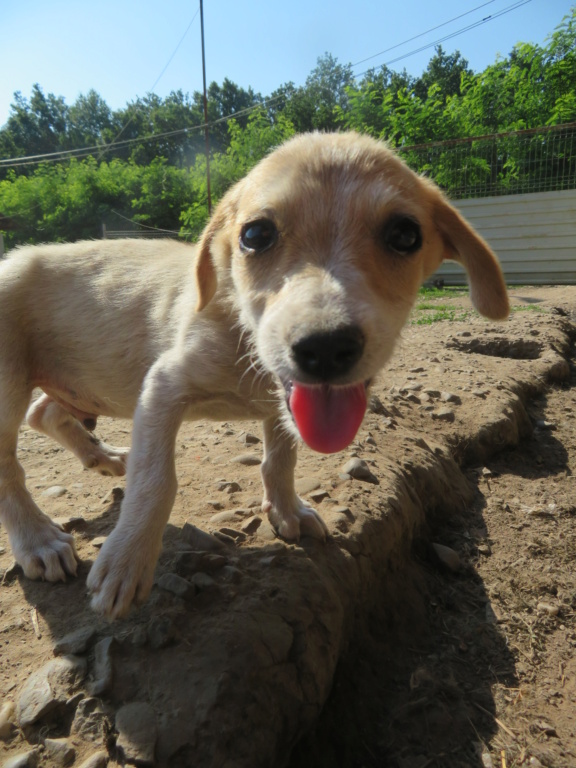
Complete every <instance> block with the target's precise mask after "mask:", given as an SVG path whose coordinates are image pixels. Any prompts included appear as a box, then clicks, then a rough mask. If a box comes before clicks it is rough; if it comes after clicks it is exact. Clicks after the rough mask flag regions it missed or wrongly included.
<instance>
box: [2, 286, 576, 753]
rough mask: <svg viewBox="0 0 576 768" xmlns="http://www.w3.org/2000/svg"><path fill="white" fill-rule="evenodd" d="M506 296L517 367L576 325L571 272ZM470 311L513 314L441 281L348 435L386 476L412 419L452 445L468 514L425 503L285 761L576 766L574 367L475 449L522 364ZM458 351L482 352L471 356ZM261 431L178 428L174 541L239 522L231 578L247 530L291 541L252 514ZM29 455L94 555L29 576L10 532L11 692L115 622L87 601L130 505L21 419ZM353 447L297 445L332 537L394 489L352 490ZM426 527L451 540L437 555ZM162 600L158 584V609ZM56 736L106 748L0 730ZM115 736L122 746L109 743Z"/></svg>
mask: <svg viewBox="0 0 576 768" xmlns="http://www.w3.org/2000/svg"><path fill="white" fill-rule="evenodd" d="M511 295H512V303H513V306H514V307H515V308H516V312H515V313H513V317H512V321H511V323H512V326H513V327H514V328H516V338H517V339H520V340H522V343H523V344H524V346H523V347H522V348H523V349H524V350H525V351H526V354H525V355H520V359H519V360H518V361H517V363H515V364H513V365H517V367H518V369H522V370H524V368H523V366H527V365H529V364H530V355H531V350H532V347H531V346H530V345H531V344H534V345H536V344H537V343H539V339H540V338H542V337H543V336H544V335H546V334H547V333H551V334H552V337H554V333H553V332H554V329H555V327H556V326H555V324H556V323H557V322H558V320H559V318H560V319H561V322H562V323H564V326H563V327H564V329H566V328H568V325H567V324H566V321H570V320H571V319H572V320H573V321H574V323H575V324H576V288H571V287H564V288H549V287H539V288H528V287H526V288H513V289H512V290H511ZM439 307H441V308H442V309H439ZM442 313H444V315H445V319H442V318H441V317H440V315H441V314H442ZM565 316H566V321H565V320H564V317H565ZM480 323H483V325H482V326H480V325H479V324H480ZM514 323H515V324H516V325H514ZM469 328H472V337H471V338H472V339H476V338H479V337H480V336H481V334H482V333H488V334H489V333H493V334H495V335H499V334H500V335H501V334H502V332H503V331H502V327H500V326H494V325H492V326H489V325H487V324H486V323H485V321H480V320H477V319H475V318H472V317H471V316H470V313H469V310H468V303H467V299H466V298H465V297H461V296H460V295H456V296H455V298H450V299H446V298H438V299H435V298H431V299H429V301H428V303H427V304H426V306H425V308H423V309H420V310H418V311H417V312H416V313H415V314H414V317H413V324H412V325H410V326H409V328H408V329H407V330H406V333H405V336H404V341H403V343H402V345H401V347H400V349H399V350H398V353H397V355H396V357H395V358H394V360H393V361H392V363H391V365H390V367H389V370H388V371H387V372H386V373H385V375H384V376H383V379H382V382H381V384H380V385H379V386H378V387H377V389H376V394H377V395H378V397H379V398H380V401H381V403H382V404H383V412H380V413H379V414H378V413H371V414H369V415H368V416H367V419H366V421H365V424H364V426H363V427H362V430H361V433H360V434H359V437H358V440H357V443H356V444H355V445H354V446H353V450H352V451H351V453H352V454H353V455H355V456H360V457H362V458H363V459H365V460H366V461H367V462H368V463H369V464H370V466H371V468H372V469H373V471H374V473H375V474H378V473H381V474H382V476H384V475H385V474H386V473H387V472H388V471H389V470H390V468H392V469H393V468H394V464H400V463H401V462H402V464H403V466H406V465H409V463H410V458H409V456H408V454H409V453H410V448H406V445H407V437H406V436H407V435H410V437H409V440H412V441H414V440H425V441H428V442H431V444H439V445H444V446H447V447H449V448H450V450H452V451H453V452H454V453H455V455H457V458H458V459H459V461H461V462H462V471H463V473H464V475H465V478H466V481H467V483H468V486H469V487H470V488H471V489H472V491H471V493H470V499H471V500H469V501H467V503H466V504H465V505H462V507H461V509H460V511H459V512H458V513H456V514H454V513H451V514H447V513H446V510H443V508H442V505H441V504H438V503H436V504H434V505H433V506H432V507H431V508H430V509H428V510H427V518H426V524H425V526H424V527H423V528H422V529H421V530H420V531H419V533H418V535H417V537H416V538H415V540H414V542H413V546H412V551H411V555H410V558H409V560H407V561H406V563H405V567H404V568H401V569H396V570H395V572H391V573H389V574H387V575H386V583H383V585H382V592H381V595H380V596H378V595H374V599H373V600H372V601H371V607H370V610H369V611H362V610H360V608H359V610H358V615H357V616H356V617H355V631H354V633H353V637H352V640H351V641H350V642H349V644H348V647H347V650H346V652H345V653H344V655H343V656H342V658H341V659H340V662H339V664H338V667H337V670H336V676H335V679H334V682H333V685H332V692H331V694H330V696H329V698H328V700H327V702H326V704H325V706H324V708H323V711H322V714H321V716H320V718H319V720H318V722H317V723H316V725H315V727H314V728H313V730H312V731H311V732H310V733H308V734H307V735H305V736H304V738H303V739H302V740H301V741H300V743H299V744H297V745H296V747H295V749H294V750H293V753H292V756H291V758H290V763H289V765H290V768H312V766H315V767H321V768H322V767H326V768H328V767H329V766H330V767H331V766H342V767H343V768H361V767H364V768H376V767H377V766H378V767H379V768H380V767H382V768H384V767H385V768H429V767H430V766H434V768H465V767H467V768H476V766H478V767H483V768H490V766H494V768H513V767H515V766H532V767H534V768H537V767H538V766H540V765H542V766H547V767H549V768H568V767H569V766H575V765H576V655H575V653H574V649H575V647H576V618H575V611H576V570H575V568H574V560H575V557H576V531H575V529H574V520H575V517H576V485H575V483H576V480H575V477H576V475H575V474H574V473H575V472H576V431H575V429H574V404H575V402H576V367H575V366H574V365H571V366H570V376H569V378H568V379H567V380H565V381H561V382H558V383H552V384H545V383H544V382H541V381H540V382H538V381H536V380H535V382H534V385H533V387H532V389H533V392H532V396H531V397H529V398H527V402H526V403H525V406H526V411H527V413H528V416H529V423H528V426H526V424H524V425H523V430H522V433H523V439H522V440H521V441H520V445H519V446H518V447H517V448H510V447H505V448H504V450H501V451H496V450H494V449H492V448H491V449H490V450H487V453H486V460H485V461H478V458H477V456H478V452H477V451H476V452H474V451H470V452H467V444H466V439H465V437H464V436H465V435H466V433H467V430H471V431H473V429H472V427H474V425H475V424H477V422H479V421H480V422H481V421H482V419H485V418H487V417H486V414H487V413H489V410H490V406H491V403H492V401H494V402H496V400H497V398H498V396H499V391H500V390H502V389H504V388H505V387H504V384H502V381H503V380H506V382H508V381H509V380H510V379H512V380H513V378H514V368H513V367H512V368H511V369H507V370H506V371H505V372H503V368H502V366H500V367H499V364H500V363H501V362H502V360H501V359H500V358H498V357H497V356H496V357H493V356H492V357H487V356H486V355H481V354H474V349H472V348H470V349H465V347H466V344H467V340H468V338H469V337H470V331H469V330H468V329H469ZM550 329H552V330H550ZM569 333H570V334H571V333H572V329H569ZM498 338H500V336H498ZM421 340H423V341H421ZM432 342H434V343H432ZM434 345H436V346H434ZM551 345H552V348H553V349H554V340H552V342H551ZM534 348H535V347H534ZM428 349H430V350H431V351H427V350H428ZM435 350H441V352H438V351H435ZM453 350H454V351H453ZM463 351H465V352H467V353H470V352H472V354H466V355H465V357H466V362H465V365H462V362H461V359H462V357H463V354H462V353H463ZM506 362H509V360H508V361H506ZM510 371H512V372H510ZM506 377H508V378H506ZM520 378H522V377H520ZM536 378H537V377H536ZM438 381H440V382H441V384H442V387H441V389H442V391H443V393H445V392H448V393H449V394H453V397H452V398H451V399H450V398H449V399H447V400H446V402H445V403H443V404H441V403H439V392H440V390H439V391H438V393H436V392H435V390H434V387H435V386H436V382H438ZM432 384H434V386H430V385H432ZM427 385H428V389H429V392H430V393H431V394H427V392H426V389H425V388H424V389H423V386H424V387H426V386H427ZM403 387H404V388H403ZM506 387H508V384H506ZM440 405H445V406H446V408H444V409H442V408H441V407H440ZM443 410H444V416H442V415H439V414H441V413H442V412H443ZM450 412H451V413H452V416H449V415H448V414H449V413H450ZM431 413H434V414H435V416H438V418H435V416H433V417H432V419H431V418H430V414H431ZM396 426H398V429H397V428H396ZM532 428H533V429H532ZM98 432H99V434H101V435H102V437H103V438H104V439H105V440H106V441H107V442H109V443H112V444H116V445H127V444H128V443H129V439H130V425H129V424H128V423H124V422H123V423H120V422H115V423H113V422H110V421H106V420H102V423H99V429H98ZM259 436H260V428H259V425H257V424H251V423H242V424H241V423H234V424H212V423H208V422H206V423H204V422H202V423H199V424H196V425H186V426H185V427H184V428H183V429H182V431H181V433H180V435H179V439H178V451H177V464H178V476H179V482H180V490H179V494H178V498H177V502H176V505H175V508H174V511H173V514H172V517H171V521H170V526H169V531H168V533H167V542H168V545H170V544H171V543H172V542H173V541H174V540H176V538H177V537H178V532H179V531H180V530H181V529H182V526H184V525H185V524H186V523H187V522H188V523H190V522H193V523H194V524H195V525H197V526H198V527H199V528H202V529H203V530H210V531H213V530H215V529H217V530H218V531H220V532H222V530H224V532H226V531H228V534H229V535H232V536H236V533H238V531H240V535H239V536H237V538H236V546H237V549H238V556H237V557H236V558H232V559H231V560H230V562H231V563H232V566H233V567H232V570H230V571H229V576H230V581H231V582H232V583H233V582H234V581H235V579H234V574H233V571H234V569H236V570H237V571H239V570H242V563H243V562H244V561H243V560H242V557H243V555H242V552H243V547H247V548H248V547H250V548H251V549H250V551H248V550H247V551H246V558H248V557H250V556H251V554H253V551H254V549H255V548H256V549H257V548H258V547H276V546H279V544H278V543H277V542H275V541H274V536H273V533H272V531H271V530H270V527H269V525H268V524H267V522H266V521H265V520H261V521H260V522H259V503H260V493H261V491H260V479H259V467H258V461H257V456H258V454H259V451H260V448H261V446H259V445H258V443H259ZM406 451H408V454H407V453H406ZM20 456H21V459H22V462H23V464H24V467H25V470H26V474H27V478H28V485H29V488H30V489H31V491H32V492H33V494H34V496H35V498H36V500H37V501H38V502H39V503H40V504H41V506H42V508H43V509H44V511H46V512H47V513H48V514H50V515H51V516H52V517H56V518H59V519H61V521H62V523H63V524H64V525H66V526H67V527H68V528H69V529H70V530H73V531H74V533H75V536H76V540H77V545H78V551H79V555H80V557H81V560H82V564H81V567H80V574H79V578H78V579H77V580H75V581H74V582H70V583H68V584H58V585H48V584H32V583H30V582H27V581H26V580H25V579H23V578H22V577H21V575H20V574H19V573H18V569H14V568H12V566H11V564H12V558H11V554H10V550H9V546H8V542H7V538H6V535H5V533H4V532H3V531H0V582H1V584H0V708H1V707H2V705H3V704H6V703H8V704H11V703H12V702H17V700H18V697H19V695H20V693H21V691H22V688H23V686H24V683H25V682H26V680H27V679H28V678H29V676H30V675H31V673H32V672H34V671H35V670H37V669H38V668H40V667H41V666H42V665H43V664H45V663H46V662H47V661H49V660H50V659H51V658H53V648H54V644H55V642H56V640H57V639H58V638H60V637H62V636H63V635H65V634H66V632H67V631H70V630H71V629H76V628H78V627H79V626H84V627H86V626H89V625H90V624H93V625H94V626H95V627H96V629H98V630H99V629H100V628H101V627H102V624H101V623H100V622H99V620H96V619H94V617H93V616H92V615H91V613H90V611H89V609H88V606H87V598H86V596H85V594H84V587H83V584H84V581H85V577H86V574H87V572H88V570H89V567H90V564H91V562H92V561H93V559H94V557H95V555H96V553H97V548H98V546H99V545H101V539H102V537H104V536H106V535H107V534H108V533H109V532H110V530H111V528H112V526H113V524H114V521H115V519H116V517H117V514H118V507H119V504H118V502H119V499H120V496H121V491H118V490H114V489H117V488H121V486H122V482H119V481H118V479H114V478H102V477H100V476H98V475H96V474H92V473H89V472H84V471H82V469H81V467H79V465H78V463H77V461H76V459H74V457H71V456H69V455H68V454H66V453H65V452H64V451H63V450H62V449H61V448H59V447H58V446H57V445H55V444H53V443H52V442H51V441H50V440H49V439H48V438H44V437H43V436H41V435H37V434H35V433H33V432H32V431H30V430H28V429H26V428H23V430H22V434H21V439H20ZM407 456H408V458H407ZM474 456H475V457H476V459H474V460H472V461H470V460H469V457H474ZM255 457H256V458H255ZM239 458H240V460H241V461H240V462H238V459H239ZM348 458H349V456H348V454H346V456H342V455H340V456H335V457H333V456H331V457H322V456H318V455H315V454H313V453H312V452H311V451H308V450H305V449H303V450H302V451H301V452H300V458H299V465H298V475H297V477H298V478H299V479H300V482H301V483H304V485H306V482H305V481H306V480H309V479H310V478H312V479H316V480H317V482H315V483H314V482H312V483H308V485H309V488H308V490H307V491H305V490H301V493H303V494H304V493H314V492H315V491H317V490H318V489H320V491H322V490H323V489H326V488H327V489H328V492H327V494H326V495H325V496H324V498H320V497H321V496H322V493H321V494H320V496H318V497H317V498H318V499H319V501H318V500H317V501H316V505H317V507H318V509H319V510H320V511H321V513H322V514H323V516H324V517H325V519H327V521H328V524H329V528H330V530H331V531H334V533H335V536H336V537H337V536H342V535H347V534H348V533H349V531H353V530H354V526H355V525H357V524H358V520H360V519H361V517H362V515H369V514H370V509H371V508H374V507H375V506H377V505H378V504H379V503H380V500H381V497H382V496H383V495H384V496H385V494H386V485H385V483H381V485H380V486H378V485H367V486H366V487H362V489H361V490H358V485H357V481H353V480H350V478H346V476H343V475H342V465H343V464H344V463H345V461H346V460H347V459H348ZM447 506H448V507H450V510H452V509H453V504H452V503H450V504H447ZM343 509H346V512H342V510H343ZM216 516H218V517H216ZM346 516H348V517H349V518H350V521H352V522H348V523H347V522H346ZM433 543H437V544H441V545H444V546H445V547H448V548H449V550H448V553H446V551H444V553H443V555H442V556H441V557H439V555H438V550H437V549H435V548H434V547H433V545H432V544H433ZM286 549H287V552H288V553H289V554H290V553H291V552H294V551H295V550H296V548H295V547H293V546H292V547H289V548H286ZM454 556H455V557H456V558H457V560H458V562H457V563H456V564H454V561H453V560H451V559H450V558H453V557H454ZM247 562H248V561H247ZM250 562H251V561H250ZM250 567H251V566H250ZM247 568H248V570H247V571H246V572H247V573H248V571H249V567H248V566H247ZM250 573H251V572H250ZM245 581H246V579H244V582H245ZM244 582H241V584H240V586H238V585H237V584H236V585H234V586H231V585H229V584H226V585H224V586H223V587H222V594H223V596H224V597H223V599H224V600H225V601H229V602H232V601H233V600H235V599H237V595H238V594H239V593H242V590H243V589H244V587H243V586H242V585H243V584H244ZM160 591H161V590H160ZM159 600H160V598H158V596H157V597H156V599H155V598H154V595H153V599H152V603H151V607H150V610H152V609H153V608H154V606H156V607H158V604H159V602H158V601H159ZM161 605H162V606H164V603H162V604H161ZM205 605H206V604H202V603H200V604H199V607H198V608H196V609H195V610H196V611H197V613H201V612H202V611H203V610H204V611H206V610H207V609H206V607H205ZM169 607H170V610H171V611H172V612H173V613H174V612H175V611H176V610H177V609H178V605H177V604H172V603H171V604H170V606H169ZM144 610H148V609H144ZM121 625H122V632H124V633H127V632H128V631H130V632H133V631H134V628H135V627H136V628H137V627H138V626H139V625H138V621H137V620H134V621H133V622H132V623H130V621H126V622H122V623H121ZM115 696H116V703H118V702H120V701H122V700H125V699H126V698H130V696H129V695H128V694H126V689H124V694H123V695H122V694H120V693H117V692H116V693H115ZM0 711H1V710H0ZM0 721H1V716H0ZM0 729H1V722H0ZM0 736H1V734H0ZM46 737H51V738H52V737H55V738H57V737H61V738H68V737H70V739H71V744H72V746H73V747H74V749H75V752H76V754H75V757H74V758H68V760H69V762H68V764H70V760H71V762H73V764H74V765H77V766H79V765H80V763H81V762H82V760H84V759H86V758H87V757H88V756H89V755H90V754H91V751H94V749H95V746H94V744H93V743H91V744H87V743H85V742H84V741H83V740H82V739H81V738H76V740H74V738H72V736H71V734H70V723H69V722H68V723H66V722H65V721H64V720H62V721H58V722H55V723H49V724H48V725H46V726H45V727H44V730H43V731H42V730H35V731H34V732H33V733H32V734H30V733H24V732H23V731H21V730H19V729H17V728H12V729H10V730H9V735H8V736H7V737H5V738H4V740H2V739H1V737H0V756H1V755H2V752H4V755H5V756H6V758H9V757H10V758H11V757H13V756H16V755H20V754H22V753H25V752H26V750H27V749H28V750H29V749H31V745H34V744H40V745H42V743H43V740H44V739H45V738H46ZM102 746H103V748H106V744H103V745H102ZM109 753H110V756H111V759H112V761H113V764H116V763H115V762H114V760H115V757H114V756H115V754H116V753H115V752H114V750H113V749H109ZM0 759H1V758H0ZM37 759H39V760H40V764H41V765H43V766H52V765H54V766H56V765H61V764H63V763H62V762H58V760H61V758H56V757H54V756H51V755H50V754H49V753H48V751H46V750H44V749H43V748H41V749H40V750H39V751H38V753H37ZM166 764H168V765H178V766H180V765H186V764H187V763H186V762H172V763H171V762H170V761H168V762H167V763H166ZM208 764H209V763H207V762H206V763H202V762H197V763H194V765H195V766H199V767H200V768H201V767H202V766H203V765H208ZM217 764H218V763H217V762H213V763H210V765H214V766H216V765H217ZM222 764H223V765H224V762H222ZM259 764H260V763H259ZM282 764H285V762H283V763H282ZM226 765H231V766H232V765H234V762H233V761H231V762H229V763H226ZM278 765H280V763H278ZM190 766H192V763H190ZM270 768H276V766H275V765H271V766H270Z"/></svg>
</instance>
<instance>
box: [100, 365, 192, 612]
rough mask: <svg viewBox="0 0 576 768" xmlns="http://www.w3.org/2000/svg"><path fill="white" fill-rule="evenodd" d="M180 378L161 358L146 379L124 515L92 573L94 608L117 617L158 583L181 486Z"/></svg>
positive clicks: (182, 408) (181, 404) (138, 416)
mask: <svg viewBox="0 0 576 768" xmlns="http://www.w3.org/2000/svg"><path fill="white" fill-rule="evenodd" d="M179 380H180V376H179V372H178V371H174V370H171V367H170V366H169V365H162V364H161V363H160V364H157V365H156V366H154V368H152V369H151V371H150V373H149V374H148V376H147V377H146V379H145V381H144V386H143V390H142V394H141V396H140V400H139V403H138V406H137V408H136V412H135V414H134V430H133V439H132V450H131V451H130V455H129V458H128V467H127V478H126V496H125V498H124V501H123V502H122V508H121V511H120V518H119V520H118V523H117V525H116V528H115V529H114V530H113V531H112V533H111V534H110V536H109V537H108V538H107V539H106V542H105V543H104V546H103V547H102V550H101V552H100V554H99V556H98V558H97V560H96V562H95V563H94V565H93V566H92V570H91V571H90V574H89V576H88V581H87V584H88V588H89V589H90V591H91V592H92V595H93V597H92V607H93V608H94V609H95V610H96V611H98V612H99V613H103V614H104V615H106V616H108V617H109V618H112V619H116V618H119V617H121V616H124V615H125V614H126V613H127V612H128V610H129V609H130V606H131V605H132V603H141V602H143V601H144V600H145V599H146V598H147V597H148V595H149V593H150V590H151V588H152V583H153V580H154V569H155V567H156V562H157V560H158V556H159V554H160V550H161V548H162V533H163V531H164V527H165V526H166V523H167V521H168V518H169V516H170V512H171V511H172V505H173V504H174V498H175V496H176V489H177V481H176V471H175V465H174V453H175V449H174V446H175V441H176V435H177V433H178V429H179V428H180V424H181V423H182V417H183V415H184V409H185V405H186V404H185V402H184V398H183V396H182V391H181V388H180V387H179V386H178V384H177V382H178V381H179Z"/></svg>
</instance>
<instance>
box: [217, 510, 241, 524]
mask: <svg viewBox="0 0 576 768" xmlns="http://www.w3.org/2000/svg"><path fill="white" fill-rule="evenodd" d="M240 518H241V515H238V514H237V513H236V512H234V511H232V510H228V511H227V512H217V513H216V514H215V515H212V517H211V518H210V522H211V523H213V524H214V525H221V524H222V523H237V522H239V519H240Z"/></svg>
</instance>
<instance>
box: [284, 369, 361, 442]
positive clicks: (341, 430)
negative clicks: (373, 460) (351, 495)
mask: <svg viewBox="0 0 576 768" xmlns="http://www.w3.org/2000/svg"><path fill="white" fill-rule="evenodd" d="M368 385H369V382H360V383H358V384H353V385H350V386H333V385H330V384H316V385H313V386H310V385H308V384H301V383H300V382H298V381H291V382H290V383H289V384H288V385H285V389H286V399H287V403H288V408H289V410H290V413H291V414H292V418H293V419H294V422H295V424H296V426H297V428H298V431H299V432H300V436H301V437H302V440H304V442H305V443H306V445H308V446H309V447H310V448H312V449H313V450H314V451H318V452H319V453H337V452H338V451H342V450H344V448H347V447H348V446H349V445H350V443H351V442H352V441H353V440H354V438H355V437H356V433H357V432H358V429H359V428H360V424H361V423H362V419H363V418H364V414H365V413H366V405H367V394H366V393H367V388H368Z"/></svg>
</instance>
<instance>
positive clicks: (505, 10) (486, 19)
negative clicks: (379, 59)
mask: <svg viewBox="0 0 576 768" xmlns="http://www.w3.org/2000/svg"><path fill="white" fill-rule="evenodd" d="M531 2H532V0H519V1H518V2H516V3H514V4H513V5H509V6H508V7H507V8H503V9H502V10H501V11H498V12H497V13H494V14H491V15H490V16H486V17H484V18H483V19H480V20H479V21H475V22H474V23H472V24H469V25H468V26H467V27H462V29H457V30H456V31H455V32H451V33H450V34H449V35H445V36H444V37H441V38H439V39H438V40H434V41H433V42H432V43H426V45H423V46H421V47H420V48H416V49H415V50H413V51H409V52H408V53H404V54H402V56H397V57H396V58H395V59H390V60H389V61H386V62H384V64H383V65H382V66H388V65H390V64H395V63H396V62H397V61H402V59H407V58H408V57H410V56H414V55H416V54H417V53H421V52H422V51H425V50H426V49H427V48H433V47H435V46H437V45H440V43H444V42H446V40H452V38H454V37H458V35H462V34H464V32H469V31H470V30H471V29H476V28H477V27H481V26H482V25H484V24H487V23H488V22H489V21H494V19H498V18H499V17H500V16H504V15H506V14H507V13H510V12H511V11H515V10H517V9H518V8H521V7H522V6H523V5H527V4H528V3H531ZM424 34H426V33H424ZM418 37H420V35H418ZM412 39H414V38H412ZM394 47H396V46H394ZM389 50H391V49H389ZM375 55H376V56H378V55H379V54H375ZM370 58H373V57H370ZM364 61H366V59H365V60H364ZM359 63H361V62H359ZM353 66H357V65H353ZM370 71H371V70H369V69H367V70H366V71H365V72H360V73H359V74H357V75H356V77H362V76H363V75H366V74H367V73H368V72H370Z"/></svg>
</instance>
